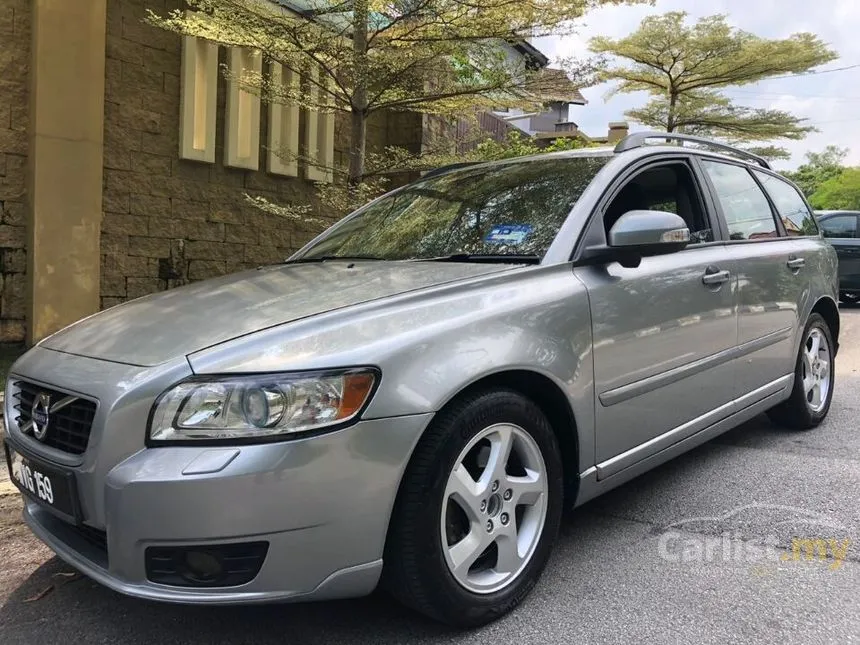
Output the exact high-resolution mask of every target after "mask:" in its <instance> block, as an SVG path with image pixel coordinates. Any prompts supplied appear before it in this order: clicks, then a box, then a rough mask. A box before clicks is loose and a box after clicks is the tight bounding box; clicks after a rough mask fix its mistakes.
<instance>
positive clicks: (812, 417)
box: [767, 313, 836, 430]
mask: <svg viewBox="0 0 860 645" xmlns="http://www.w3.org/2000/svg"><path fill="white" fill-rule="evenodd" d="M813 328H817V329H819V330H821V333H822V334H823V335H824V337H825V338H826V339H827V344H828V346H829V347H830V374H829V376H830V387H829V388H828V391H827V397H826V399H825V403H824V407H823V408H822V409H821V410H819V411H817V412H815V411H813V410H812V409H810V407H809V405H808V403H807V400H806V392H805V391H804V389H803V360H802V356H803V350H804V348H805V344H806V340H807V338H808V336H809V332H810V330H812V329H813ZM834 351H835V346H834V344H833V335H832V334H831V332H830V327H829V326H828V325H827V321H825V320H824V318H823V317H822V316H821V315H819V314H817V313H813V314H812V315H811V316H809V320H807V321H806V327H804V329H803V335H802V336H801V341H800V346H799V347H798V349H797V364H796V365H795V368H794V387H793V388H792V390H791V396H790V397H789V398H788V399H787V400H786V401H784V402H783V403H780V404H779V405H778V406H776V407H774V408H772V409H771V410H768V413H767V414H768V416H769V417H770V419H771V421H773V422H774V423H776V424H778V425H781V426H784V427H786V428H789V429H792V430H811V429H812V428H815V427H816V426H818V425H819V424H820V423H821V422H822V421H823V420H824V418H825V417H826V416H827V413H828V411H829V410H830V403H831V402H832V401H833V389H834V387H835V385H836V356H835V355H834Z"/></svg>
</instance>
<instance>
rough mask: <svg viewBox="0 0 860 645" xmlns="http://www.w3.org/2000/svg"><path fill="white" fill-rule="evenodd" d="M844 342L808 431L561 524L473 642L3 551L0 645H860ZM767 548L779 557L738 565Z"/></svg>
mask: <svg viewBox="0 0 860 645" xmlns="http://www.w3.org/2000/svg"><path fill="white" fill-rule="evenodd" d="M843 325H844V333H843V336H842V353H841V354H840V361H839V367H838V386H837V393H836V398H835V401H834V404H833V408H832V410H831V414H830V417H829V419H828V421H827V422H826V424H825V425H823V426H822V427H821V428H819V429H817V430H816V431H813V432H809V433H787V432H785V431H781V430H779V429H776V428H774V427H772V426H771V425H770V424H769V423H768V421H767V420H766V419H765V418H761V419H756V420H754V421H753V422H751V423H748V424H746V425H744V426H743V427H742V428H739V429H737V430H735V431H732V432H731V433H729V434H727V435H724V436H723V437H721V438H719V439H717V440H716V441H713V442H711V443H709V444H707V445H705V446H702V447H701V448H699V449H697V450H695V451H693V452H692V453H689V454H688V455H686V456H684V457H681V458H679V459H677V460H675V461H674V462H672V463H671V464H667V465H665V466H664V467H662V468H659V469H658V470H656V471H654V472H652V473H649V474H647V475H645V476H643V477H641V478H639V479H638V480H636V481H634V482H631V483H630V484H628V485H626V486H624V487H622V488H620V489H618V490H616V491H614V492H612V493H610V494H608V495H607V496H605V497H604V498H602V499H600V500H596V501H595V502H593V503H591V504H589V505H587V506H586V507H584V508H582V509H579V510H577V511H576V512H573V513H570V514H569V516H568V517H567V518H566V520H565V522H564V525H563V529H562V534H561V536H560V539H559V542H558V544H557V547H556V551H555V554H554V557H553V559H552V561H551V562H550V565H549V568H548V570H547V573H546V574H545V576H544V578H543V580H542V581H541V583H540V585H539V587H538V588H537V589H536V590H535V592H534V593H533V594H532V596H531V598H530V599H529V600H528V601H527V603H526V604H525V605H523V606H522V607H521V608H520V609H519V610H518V611H516V612H515V613H514V614H512V615H510V616H508V617H506V618H505V619H503V620H501V621H499V622H497V623H495V624H493V625H490V626H489V627H486V628H484V629H481V630H478V631H474V632H470V633H465V634H463V633H456V632H452V631H450V630H447V629H445V628H443V627H440V626H438V625H436V624H434V623H432V622H429V621H427V620H424V619H422V618H421V617H420V616H416V615H415V614H413V613H411V612H408V611H406V610H404V609H401V608H400V607H399V606H398V605H396V604H395V603H393V602H392V601H390V600H389V599H387V598H386V597H385V596H382V595H379V596H373V597H371V598H367V599H362V600H357V601H349V602H336V603H324V604H314V605H291V606H270V607H258V608H228V609H223V608H221V609H210V608H188V607H174V606H166V605H157V604H151V603H146V602H141V601H137V600H132V599H129V598H124V597H121V596H119V595H117V594H115V593H113V592H110V591H108V590H106V589H103V588H101V587H99V586H97V585H96V584H94V583H92V582H90V581H89V580H87V579H78V580H72V581H71V582H65V583H64V582H63V580H64V579H63V578H62V577H57V576H56V575H55V574H57V573H59V572H64V571H68V569H67V568H66V567H65V566H64V565H62V564H61V563H59V562H58V561H57V560H56V559H48V558H47V556H46V555H45V552H44V551H42V550H38V547H37V546H36V545H35V542H32V541H29V538H25V537H20V535H18V536H17V537H16V535H12V536H11V537H10V539H11V540H12V542H15V540H16V539H17V540H18V543H19V547H20V548H19V549H16V550H15V552H14V553H13V555H14V556H15V557H17V558H18V560H16V561H17V562H20V561H21V558H22V557H24V555H26V554H24V555H22V552H21V550H20V549H21V548H24V549H25V550H26V549H31V551H29V553H31V554H32V555H31V557H32V559H33V565H32V567H31V571H30V570H25V571H24V574H25V575H24V576H22V577H21V580H22V582H20V583H16V584H15V586H14V587H13V588H12V589H10V591H11V595H9V597H8V598H7V600H6V602H5V604H4V605H3V606H2V607H0V642H3V643H5V644H7V645H13V644H15V643H26V644H28V645H29V644H32V643H44V644H51V643H60V642H75V643H123V644H124V645H139V644H140V645H142V644H144V643H158V644H159V645H170V644H173V643H201V644H206V645H210V644H211V645H214V644H218V643H254V644H255V645H261V644H265V643H302V644H310V643H344V644H364V643H368V644H369V643H397V644H398V645H399V644H406V643H476V644H478V643H481V644H484V643H494V644H499V645H501V644H504V643H516V644H517V645H526V644H529V643H617V642H629V643H667V642H679V643H749V642H769V643H781V644H785V643H804V644H808V643H848V642H852V641H854V642H860V612H858V610H860V600H858V589H860V504H858V500H860V462H858V455H860V433H858V428H857V425H858V411H860V343H858V339H860V309H854V310H844V311H843ZM695 518H700V519H695ZM702 518H704V519H702ZM685 520H691V521H686V522H684V521H685ZM679 522H682V523H681V524H678V523H679ZM671 524H675V526H673V527H669V526H668V525H671ZM792 535H797V536H803V537H808V538H810V539H821V540H824V541H825V542H824V544H826V545H827V549H828V550H827V554H826V556H825V559H823V560H821V559H818V558H815V559H814V561H807V560H806V555H805V554H806V552H805V551H804V550H803V545H801V544H797V546H798V547H799V549H800V550H798V551H797V553H796V554H795V553H794V552H793V550H792V547H791V536H792ZM0 537H3V536H2V535H0ZM828 540H832V542H830V541H828ZM769 541H772V542H773V543H776V544H777V545H781V548H775V549H773V550H771V549H770V548H767V547H763V546H760V545H759V546H758V547H757V550H754V548H755V547H756V545H757V544H759V543H764V544H765V545H766V544H768V543H769ZM810 546H811V545H810ZM3 548H4V545H3V544H2V543H0V556H3V554H4V550H3ZM7 548H8V546H7ZM32 549H37V550H35V551H32ZM6 553H8V551H6ZM834 553H835V554H836V557H834ZM795 555H796V556H797V557H798V558H799V561H798V560H797V559H796V558H795ZM9 557H11V556H9ZM813 557H815V556H813ZM5 567H6V565H5V564H4V565H3V568H4V570H5ZM51 585H54V587H55V588H54V590H53V591H52V592H51V593H49V594H47V595H46V596H44V598H42V599H41V600H36V601H33V602H29V603H26V602H24V600H25V599H28V598H32V597H33V596H36V595H38V594H40V593H41V592H43V591H44V590H45V589H47V588H49V587H50V586H51Z"/></svg>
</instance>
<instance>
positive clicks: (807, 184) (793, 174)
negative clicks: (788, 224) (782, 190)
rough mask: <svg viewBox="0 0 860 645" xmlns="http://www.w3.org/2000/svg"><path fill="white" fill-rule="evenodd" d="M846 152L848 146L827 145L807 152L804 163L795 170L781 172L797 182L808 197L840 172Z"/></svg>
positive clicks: (842, 168)
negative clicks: (818, 149)
mask: <svg viewBox="0 0 860 645" xmlns="http://www.w3.org/2000/svg"><path fill="white" fill-rule="evenodd" d="M848 152H849V150H848V148H840V147H839V146H834V145H830V146H827V147H826V148H825V149H824V150H822V151H821V152H807V153H806V163H805V164H803V165H801V166H799V167H798V169H797V170H795V171H788V172H784V173H782V174H783V175H785V176H786V177H788V178H789V179H790V180H791V181H793V182H794V183H795V184H797V186H798V187H799V188H800V190H802V191H803V194H804V195H806V196H807V197H809V196H811V195H812V194H813V193H814V192H815V191H817V190H818V188H819V187H820V186H821V185H822V184H823V183H824V182H826V181H827V180H828V179H833V178H834V177H838V176H839V175H840V174H842V171H843V170H844V169H845V168H844V165H843V163H844V161H845V157H847V156H848Z"/></svg>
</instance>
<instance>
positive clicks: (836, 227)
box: [819, 215, 857, 237]
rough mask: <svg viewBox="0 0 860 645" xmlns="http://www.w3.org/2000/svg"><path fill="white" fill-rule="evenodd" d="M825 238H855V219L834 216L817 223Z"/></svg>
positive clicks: (852, 216) (852, 217)
mask: <svg viewBox="0 0 860 645" xmlns="http://www.w3.org/2000/svg"><path fill="white" fill-rule="evenodd" d="M819 224H820V225H821V230H822V231H824V236H825V237H857V217H856V216H854V215H834V216H833V217H828V218H827V219H824V220H821V221H820V222H819Z"/></svg>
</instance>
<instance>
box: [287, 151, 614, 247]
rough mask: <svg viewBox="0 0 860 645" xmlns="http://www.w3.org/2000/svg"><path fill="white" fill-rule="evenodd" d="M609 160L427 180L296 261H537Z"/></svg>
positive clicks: (497, 168)
mask: <svg viewBox="0 0 860 645" xmlns="http://www.w3.org/2000/svg"><path fill="white" fill-rule="evenodd" d="M608 159H609V158H608V157H600V156H593V157H560V158H559V157H557V158H554V159H539V160H529V161H527V162H522V163H507V164H498V165H493V166H485V167H475V168H467V169H463V170H456V171H451V172H449V173H446V174H442V175H438V176H435V177H429V178H427V179H425V180H423V181H417V182H415V183H413V184H410V185H409V186H407V187H405V188H404V189H403V190H400V191H398V192H396V193H393V194H391V195H389V196H387V197H383V198H382V199H380V200H379V201H377V202H376V203H374V204H371V205H370V206H368V207H367V208H366V209H365V210H364V211H362V212H361V213H360V214H358V215H356V216H355V217H353V218H352V219H350V220H349V221H346V222H343V223H341V224H338V225H336V226H335V227H334V228H332V229H331V231H330V233H329V234H328V235H327V236H326V237H325V238H324V239H322V240H320V241H319V242H317V243H316V244H315V245H314V246H313V247H311V248H310V249H308V250H307V251H306V252H305V253H304V254H303V255H302V257H301V259H302V260H312V259H314V258H320V259H322V258H329V259H330V258H338V257H344V258H357V257H366V258H373V259H380V260H408V259H432V258H442V257H451V256H488V257H498V256H509V255H516V256H534V257H535V258H537V259H540V258H541V257H543V255H544V254H545V253H546V250H547V249H548V248H549V245H550V244H551V243H552V241H553V239H555V236H556V235H557V234H558V230H559V228H560V227H561V225H562V224H563V223H564V220H565V219H566V218H567V216H568V214H569V213H570V210H571V208H572V207H573V205H574V204H575V203H576V200H577V199H579V197H580V195H582V192H583V191H584V190H585V188H586V186H588V184H589V182H591V180H592V179H593V178H594V176H595V175H596V174H597V172H598V171H599V170H600V169H601V168H602V167H603V166H604V165H605V164H606V162H607V161H608ZM500 259H504V258H503V257H500Z"/></svg>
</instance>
